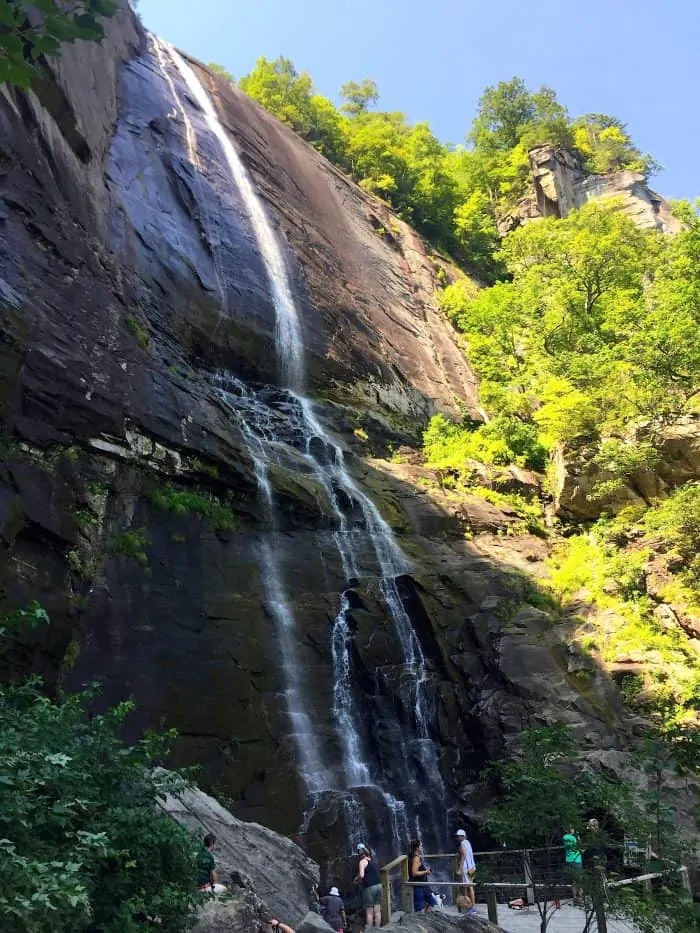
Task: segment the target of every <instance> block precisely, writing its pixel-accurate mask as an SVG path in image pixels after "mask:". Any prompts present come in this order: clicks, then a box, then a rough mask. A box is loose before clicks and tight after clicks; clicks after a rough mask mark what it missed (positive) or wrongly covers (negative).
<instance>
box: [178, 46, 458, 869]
mask: <svg viewBox="0 0 700 933" xmlns="http://www.w3.org/2000/svg"><path fill="white" fill-rule="evenodd" d="M160 48H161V49H162V46H160ZM166 48H167V53H168V55H169V57H170V59H171V61H172V62H173V63H174V65H175V67H176V69H177V71H178V72H179V75H180V76H181V78H182V80H183V81H184V83H185V85H186V87H187V90H188V92H189V95H190V96H191V98H192V100H194V101H195V102H196V104H197V105H198V106H199V108H200V110H201V112H202V114H203V115H204V119H205V121H206V124H207V128H208V130H209V131H210V132H211V134H212V135H213V136H214V137H215V138H216V140H218V142H219V144H220V147H221V151H222V153H223V155H224V158H225V161H226V164H227V165H228V168H229V171H230V176H231V180H232V183H233V184H234V186H235V189H236V190H237V191H238V193H239V194H240V197H241V199H242V201H243V204H244V206H245V209H246V211H247V214H248V217H249V220H250V225H251V229H252V231H253V233H254V235H255V238H256V241H257V243H258V247H259V251H260V255H261V257H262V259H263V261H264V265H265V270H266V273H267V277H268V282H269V288H270V294H271V296H272V301H273V305H274V308H275V313H276V322H277V323H276V349H277V360H278V371H279V382H280V384H281V385H282V386H284V387H285V389H286V392H285V391H284V390H278V392H280V393H281V394H282V395H284V399H285V401H284V412H283V415H282V416H280V414H279V411H277V412H273V411H272V410H271V408H270V406H268V405H266V404H265V402H264V400H261V399H260V398H258V397H257V396H256V394H255V393H253V392H252V391H251V390H249V389H248V388H247V387H244V386H243V384H242V383H240V381H238V380H236V379H234V378H233V377H231V376H228V375H226V374H222V375H221V376H220V377H219V379H218V380H217V381H216V382H217V387H218V391H219V394H220V396H221V398H222V400H223V401H224V403H225V404H226V405H227V406H228V408H229V409H230V411H231V412H232V414H233V415H234V416H235V417H236V418H237V419H238V422H239V424H240V425H241V431H242V434H243V437H244V438H245V440H246V443H247V446H248V450H249V453H250V456H251V459H252V461H253V464H254V468H255V471H256V476H257V480H258V488H259V492H260V496H261V499H262V500H263V502H264V504H265V507H266V509H267V513H268V517H269V525H270V534H268V536H267V539H266V540H265V541H264V542H263V543H262V544H261V546H260V553H259V557H260V561H261V570H262V577H263V581H264V584H265V587H266V597H267V604H268V606H269V609H270V612H271V614H272V615H273V617H274V620H275V624H276V629H277V631H278V633H279V637H280V639H281V640H282V642H283V648H284V651H283V655H284V658H285V660H284V675H285V679H286V700H287V707H288V711H289V716H290V720H291V722H292V729H293V732H294V735H295V738H296V746H297V754H298V761H299V767H300V771H301V774H302V777H303V778H304V780H305V782H306V786H307V790H308V792H309V794H310V798H311V804H312V806H313V804H314V803H315V802H318V801H320V799H321V797H322V795H324V794H326V793H335V794H338V793H340V795H341V799H342V805H343V808H344V810H345V819H346V824H347V827H348V830H349V832H350V833H351V834H353V835H360V834H361V835H362V836H363V837H366V823H365V821H364V817H363V806H364V805H363V803H362V802H361V800H360V797H361V796H362V793H363V792H364V791H371V792H372V794H373V796H374V799H375V800H376V799H379V801H381V805H382V806H383V808H384V810H385V818H384V819H383V820H382V821H381V822H382V824H383V825H382V831H383V832H384V833H386V834H388V835H389V836H390V837H391V842H390V843H389V844H388V845H387V842H388V840H385V846H386V847H387V849H389V848H393V850H394V852H395V851H397V848H399V847H400V848H403V846H404V845H405V842H406V837H407V835H408V832H409V817H408V814H407V810H406V806H405V804H404V802H403V801H401V800H399V799H397V798H396V797H395V796H394V795H392V794H391V793H389V792H388V791H387V790H386V789H384V788H382V787H381V776H380V775H376V774H374V773H373V768H372V766H371V765H370V763H369V759H368V757H367V752H366V749H363V739H362V735H361V732H360V730H359V729H358V721H359V717H358V715H357V710H356V708H355V701H354V696H353V690H352V678H351V670H352V663H351V655H350V642H351V635H350V631H349V625H348V620H349V611H350V603H349V599H348V597H347V595H346V594H345V593H344V594H343V595H342V597H341V604H340V608H339V611H338V614H337V617H336V619H335V623H334V627H333V631H332V635H331V651H332V659H333V673H334V688H333V702H332V712H333V716H334V720H335V725H336V731H337V733H338V738H339V740H340V743H341V747H342V750H343V761H342V763H341V767H340V769H339V768H338V762H327V761H325V762H324V761H323V760H322V755H321V753H320V751H319V748H320V746H319V742H318V741H317V737H316V734H315V731H314V724H313V721H312V718H313V717H312V716H311V715H310V714H309V712H308V709H307V706H306V705H305V703H304V672H303V671H302V670H301V669H300V665H299V663H298V660H297V653H296V650H295V642H296V626H295V619H294V613H293V610H292V605H291V601H290V599H289V597H288V594H287V589H286V587H285V583H284V579H283V574H282V568H281V565H280V560H279V558H278V555H277V549H276V547H275V534H276V529H275V508H274V496H273V490H272V486H271V483H270V478H269V471H268V464H269V463H270V462H278V463H279V462H281V459H286V460H288V461H289V460H290V458H289V457H288V456H287V457H285V450H286V451H287V452H289V450H290V448H294V453H295V455H296V463H297V464H298V463H299V462H301V463H303V464H304V465H305V467H306V468H308V470H309V471H310V472H311V473H312V475H313V476H314V477H315V478H316V480H317V482H318V484H319V486H320V487H321V489H322V490H323V491H324V492H325V494H326V496H327V499H328V502H329V505H330V507H331V510H332V513H333V515H334V517H335V520H336V525H337V528H336V530H335V532H334V540H335V544H336V546H337V549H338V554H339V556H340V560H341V564H342V568H343V572H344V574H345V576H346V580H350V579H351V578H362V577H363V575H364V576H368V575H373V574H371V572H369V573H368V571H367V570H366V568H365V567H363V559H362V558H363V554H364V553H365V551H366V548H362V547H361V545H364V544H366V542H369V544H370V546H371V551H372V552H373V554H374V556H375V559H376V565H377V571H378V573H377V574H376V575H377V576H378V577H379V582H380V590H381V594H382V596H383V598H384V601H385V604H386V606H387V608H388V610H389V613H390V615H391V617H392V619H393V621H394V626H395V630H396V634H397V638H398V641H399V643H400V646H401V651H402V654H403V663H402V671H403V674H402V677H403V681H404V684H405V686H406V691H405V692H406V693H407V695H408V696H410V697H411V707H412V716H411V719H412V722H410V723H408V724H406V723H404V724H403V728H404V729H406V731H407V732H408V735H404V737H403V747H404V750H405V754H404V768H405V774H404V776H403V779H402V781H401V783H402V785H403V787H410V789H411V791H412V797H413V798H414V800H421V798H424V797H425V796H426V791H427V792H428V797H429V798H430V802H429V805H428V806H427V807H425V808H424V810H423V816H424V818H425V816H426V814H427V815H428V817H429V820H430V822H431V823H432V826H431V830H432V835H433V839H432V841H433V843H439V842H440V841H442V839H443V838H444V832H443V830H444V822H445V819H446V805H445V793H444V787H443V784H442V780H441V777H440V772H439V767H438V762H437V757H436V753H435V747H434V745H433V743H432V741H431V740H430V737H429V729H428V721H429V716H428V710H427V702H426V695H425V694H426V689H425V688H426V684H427V671H426V664H425V658H424V655H423V651H422V649H421V645H420V642H419V640H418V638H417V636H416V634H415V632H414V630H413V627H412V624H411V620H410V617H409V615H408V613H407V612H406V609H405V607H404V605H403V602H402V600H401V596H400V593H399V589H398V586H397V578H398V577H400V576H402V575H404V574H406V573H408V571H409V564H408V561H407V560H406V557H405V556H404V554H403V553H402V551H401V549H400V548H399V546H398V544H397V543H396V541H395V539H394V536H393V534H392V532H391V529H390V528H389V526H388V524H387V523H386V522H385V520H384V519H383V518H382V516H381V514H380V512H379V510H378V509H377V507H376V506H375V505H374V503H373V502H372V500H371V499H370V498H369V496H367V494H366V493H364V492H363V491H362V490H361V489H360V487H359V486H358V484H357V483H356V481H355V480H354V478H353V477H352V476H351V475H350V473H349V472H348V470H347V467H346V466H345V461H344V457H343V452H342V449H341V448H340V446H339V445H338V444H336V443H335V442H334V441H333V440H332V438H331V436H330V435H329V434H328V432H327V431H326V429H325V428H324V426H323V425H322V424H321V422H320V421H319V419H318V418H317V416H316V414H315V412H314V408H313V404H312V402H311V401H310V400H309V399H308V398H306V397H305V396H304V395H303V386H304V370H305V355H304V345H303V339H302V329H301V325H300V321H299V315H298V312H297V307H296V303H295V301H294V298H293V296H292V291H291V287H290V282H289V276H288V272H287V267H286V262H285V258H284V255H283V252H282V248H281V245H280V242H279V240H278V238H277V235H276V234H275V231H274V229H273V227H272V224H271V222H270V220H269V218H268V216H267V214H266V212H265V209H264V207H263V205H262V203H261V201H260V199H259V197H258V195H257V193H256V191H255V188H254V186H253V183H252V181H251V179H250V177H249V175H248V172H247V171H246V169H245V167H244V165H243V163H242V161H241V159H240V157H239V155H238V153H237V151H236V149H235V147H234V145H233V143H232V142H231V140H230V139H229V137H228V135H227V134H226V131H225V130H224V128H223V126H222V125H221V123H220V122H219V119H218V116H217V114H216V111H215V109H214V105H213V103H212V101H211V99H210V98H209V96H208V94H207V93H206V91H205V90H204V88H203V86H202V85H201V83H200V82H199V79H198V78H197V76H196V75H195V73H194V72H193V70H192V69H191V68H190V67H189V65H187V63H186V62H185V61H184V60H183V59H182V57H181V56H180V55H179V54H178V53H177V52H176V51H175V50H174V49H172V48H170V47H166ZM169 83H172V82H169ZM173 93H174V94H175V98H176V100H177V101H178V103H179V100H180V99H179V97H178V96H177V94H176V92H175V91H174V88H173ZM185 125H186V127H187V126H191V124H190V123H189V122H188V121H187V120H185ZM187 142H188V146H189V143H190V139H189V131H188V140H187ZM195 143H196V140H195ZM280 417H282V420H283V421H284V422H285V429H284V430H280V429H279V428H280ZM292 459H293V458H292ZM339 493H342V495H343V497H344V499H345V500H346V501H348V502H351V503H353V504H354V505H355V506H356V507H357V508H358V510H359V513H360V515H361V520H360V521H359V522H357V523H355V524H354V525H353V526H352V527H350V526H349V523H348V520H347V518H346V515H345V511H344V509H343V508H341V504H340V503H339V500H338V495H339ZM358 526H359V527H358ZM363 570H364V574H363V572H362V571H363ZM409 762H414V765H413V766H409ZM415 763H417V764H415ZM339 772H340V773H339ZM402 789H403V788H402ZM410 822H411V829H413V830H414V831H415V830H416V829H417V828H419V826H420V821H419V816H418V812H417V811H415V812H414V813H413V814H412V818H411V821H410ZM353 841H354V842H357V841H358V839H357V838H355V839H354V840H353Z"/></svg>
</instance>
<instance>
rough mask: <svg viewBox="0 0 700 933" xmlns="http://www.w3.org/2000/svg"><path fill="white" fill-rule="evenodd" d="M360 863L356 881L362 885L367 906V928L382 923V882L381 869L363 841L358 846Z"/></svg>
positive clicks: (364, 902) (365, 906)
mask: <svg viewBox="0 0 700 933" xmlns="http://www.w3.org/2000/svg"><path fill="white" fill-rule="evenodd" d="M357 854H358V855H359V857H360V858H359V864H358V868H357V875H356V876H355V879H354V880H355V883H356V884H359V885H360V886H361V887H362V906H363V907H364V908H365V929H368V928H369V927H380V926H381V925H382V884H381V880H380V878H379V869H378V868H377V865H376V862H375V861H374V859H373V858H372V854H371V852H370V851H369V849H368V848H367V846H366V845H365V844H364V842H361V843H360V844H359V845H358V847H357Z"/></svg>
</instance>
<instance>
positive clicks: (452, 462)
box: [423, 415, 547, 472]
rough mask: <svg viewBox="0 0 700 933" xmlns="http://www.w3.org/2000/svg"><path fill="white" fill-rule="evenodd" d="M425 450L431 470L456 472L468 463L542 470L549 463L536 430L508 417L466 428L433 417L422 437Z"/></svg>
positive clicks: (438, 417)
mask: <svg viewBox="0 0 700 933" xmlns="http://www.w3.org/2000/svg"><path fill="white" fill-rule="evenodd" d="M423 450H424V454H425V458H426V462H427V463H428V465H429V466H432V467H435V468H438V469H453V470H456V471H457V472H461V471H462V470H464V469H465V467H466V466H467V461H468V460H478V461H480V462H481V463H490V464H495V465H498V466H506V465H508V464H511V463H512V464H515V465H516V466H521V467H528V468H530V469H533V470H543V469H544V467H545V463H546V459H547V451H546V448H545V447H544V446H543V445H542V444H541V443H540V442H539V440H538V437H537V429H536V428H535V426H534V425H532V424H526V423H525V422H523V421H520V420H519V419H517V418H514V417H510V416H508V415H499V416H498V417H497V418H494V419H493V420H492V421H489V422H487V423H486V424H475V423H471V424H469V425H466V426H465V425H459V424H455V423H454V422H451V421H449V420H448V419H447V418H446V417H445V416H444V415H434V416H433V417H432V418H431V420H430V424H429V425H428V428H427V430H426V431H425V433H424V434H423Z"/></svg>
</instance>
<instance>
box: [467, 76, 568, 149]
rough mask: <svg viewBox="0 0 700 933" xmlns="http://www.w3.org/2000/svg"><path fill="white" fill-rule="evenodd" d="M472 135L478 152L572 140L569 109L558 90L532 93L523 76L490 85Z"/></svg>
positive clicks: (480, 105) (482, 101) (483, 96)
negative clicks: (559, 99) (563, 102)
mask: <svg viewBox="0 0 700 933" xmlns="http://www.w3.org/2000/svg"><path fill="white" fill-rule="evenodd" d="M470 138H471V140H472V142H473V143H474V146H475V148H476V149H477V150H478V151H481V152H487V153H490V152H497V151H500V152H509V151H510V150H512V149H514V148H515V147H516V146H517V145H519V144H520V143H524V144H525V145H526V146H534V145H538V144H542V143H554V144H556V145H563V146H567V145H571V143H572V137H571V133H570V129H569V120H568V115H567V112H566V108H565V107H562V105H561V104H560V103H559V102H558V101H557V96H556V94H555V92H554V91H553V90H552V89H551V88H548V87H541V88H540V90H539V91H537V92H534V93H533V92H530V91H528V89H527V88H526V86H525V82H524V81H523V80H522V78H512V79H511V80H510V81H501V82H500V83H499V84H497V85H496V87H487V88H486V90H485V91H484V93H483V95H482V97H481V99H480V100H479V112H478V114H477V116H476V117H475V119H474V122H473V124H472V129H471V133H470Z"/></svg>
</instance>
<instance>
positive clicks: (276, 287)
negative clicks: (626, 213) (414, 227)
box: [168, 47, 304, 389]
mask: <svg viewBox="0 0 700 933" xmlns="http://www.w3.org/2000/svg"><path fill="white" fill-rule="evenodd" d="M168 51H169V52H170V56H171V58H172V60H173V62H174V63H175V65H176V67H177V69H178V71H179V72H180V74H181V75H182V78H183V80H184V82H185V84H186V85H187V88H188V89H189V91H190V93H191V94H192V97H193V98H194V99H195V101H196V102H197V104H198V105H199V106H200V107H201V109H202V112H203V113H204V116H205V118H206V121H207V125H208V126H209V129H210V130H211V132H212V133H213V134H214V136H215V137H216V139H217V140H218V142H219V144H220V146H221V151H222V152H223V154H224V158H225V159H226V163H227V165H228V167H229V169H230V171H231V178H232V179H233V182H234V184H235V185H236V188H237V189H238V191H239V192H240V195H241V198H242V199H243V203H244V205H245V208H246V211H247V212H248V216H249V217H250V223H251V227H252V228H253V232H254V233H255V238H256V240H257V241H258V246H259V248H260V253H261V255H262V258H263V261H264V263H265V269H266V271H267V278H268V281H269V283H270V291H271V293H272V301H273V304H274V306H275V313H276V318H277V329H276V333H275V343H276V345H277V359H278V362H279V366H280V375H281V381H282V383H283V384H284V385H287V386H288V387H289V388H293V389H295V388H301V387H302V386H303V384H304V342H303V340H302V335H301V325H300V323H299V315H298V314H297V308H296V304H295V302H294V299H293V298H292V293H291V290H290V288H289V279H288V276H287V268H286V264H285V261H284V256H283V255H282V250H281V249H280V245H279V242H278V240H277V237H276V236H275V232H274V230H273V229H272V225H271V224H270V221H269V220H268V218H267V215H266V213H265V209H264V207H263V205H262V203H261V201H260V198H259V197H258V195H257V194H256V192H255V188H254V187H253V182H252V181H251V179H250V176H249V175H248V172H247V171H246V168H245V166H244V165H243V163H242V162H241V158H240V156H239V155H238V153H237V152H236V149H235V147H234V145H233V143H232V142H231V140H230V139H229V137H228V136H227V135H226V130H225V129H224V128H223V126H222V125H221V123H220V121H219V118H218V116H217V113H216V110H215V109H214V104H213V103H212V101H211V98H210V97H209V95H208V94H207V92H206V91H205V90H204V88H203V87H202V85H201V83H200V81H199V79H198V78H197V76H196V75H195V73H194V72H193V71H192V69H191V68H190V66H189V65H188V64H187V63H186V62H185V61H184V59H183V58H182V56H181V55H179V54H178V53H177V52H176V51H175V49H173V48H172V47H169V48H168Z"/></svg>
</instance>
